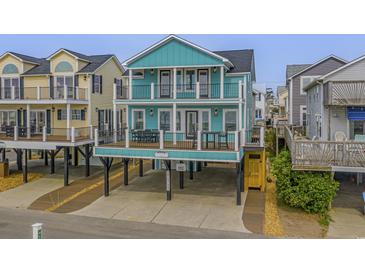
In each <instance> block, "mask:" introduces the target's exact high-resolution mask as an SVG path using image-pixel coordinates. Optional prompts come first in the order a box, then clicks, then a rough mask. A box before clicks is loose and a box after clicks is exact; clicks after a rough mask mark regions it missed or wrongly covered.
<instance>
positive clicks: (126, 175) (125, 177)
mask: <svg viewBox="0 0 365 274" xmlns="http://www.w3.org/2000/svg"><path fill="white" fill-rule="evenodd" d="M123 162H124V165H123V166H124V185H125V186H127V185H128V163H129V158H124V159H123Z"/></svg>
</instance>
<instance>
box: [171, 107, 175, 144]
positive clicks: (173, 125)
mask: <svg viewBox="0 0 365 274" xmlns="http://www.w3.org/2000/svg"><path fill="white" fill-rule="evenodd" d="M172 139H173V144H174V145H176V104H173V105H172Z"/></svg>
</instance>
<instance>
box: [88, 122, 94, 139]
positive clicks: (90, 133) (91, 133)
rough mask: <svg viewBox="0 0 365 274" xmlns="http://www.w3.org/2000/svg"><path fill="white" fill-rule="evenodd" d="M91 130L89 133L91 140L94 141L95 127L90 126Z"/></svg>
mask: <svg viewBox="0 0 365 274" xmlns="http://www.w3.org/2000/svg"><path fill="white" fill-rule="evenodd" d="M89 130H90V132H89V135H90V140H92V139H94V138H93V126H92V125H90V126H89Z"/></svg>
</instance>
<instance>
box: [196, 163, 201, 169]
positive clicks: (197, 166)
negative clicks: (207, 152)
mask: <svg viewBox="0 0 365 274" xmlns="http://www.w3.org/2000/svg"><path fill="white" fill-rule="evenodd" d="M196 170H197V171H202V162H197V163H196Z"/></svg>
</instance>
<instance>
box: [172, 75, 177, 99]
mask: <svg viewBox="0 0 365 274" xmlns="http://www.w3.org/2000/svg"><path fill="white" fill-rule="evenodd" d="M176 75H177V70H176V68H174V88H173V94H174V99H176Z"/></svg>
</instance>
